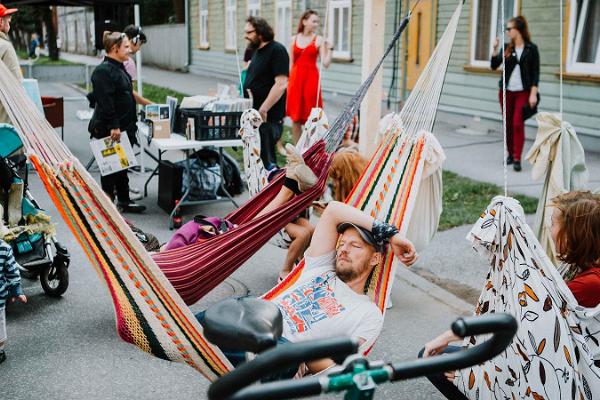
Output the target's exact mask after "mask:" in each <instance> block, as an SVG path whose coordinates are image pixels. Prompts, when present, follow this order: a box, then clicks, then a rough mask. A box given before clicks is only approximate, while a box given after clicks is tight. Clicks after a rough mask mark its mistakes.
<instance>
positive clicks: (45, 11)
mask: <svg viewBox="0 0 600 400" xmlns="http://www.w3.org/2000/svg"><path fill="white" fill-rule="evenodd" d="M12 21H13V22H12V24H11V25H12V30H11V35H12V38H13V41H14V43H15V45H16V47H18V48H21V49H26V48H27V39H28V38H29V36H30V35H31V34H32V33H34V32H35V33H37V34H38V36H39V37H40V40H41V42H42V43H44V41H46V40H47V41H48V43H47V46H48V53H49V54H48V55H49V57H50V59H52V60H58V48H57V47H56V20H55V16H54V15H53V9H52V8H51V7H48V6H20V7H19V12H17V13H15V14H13V19H12ZM44 25H45V26H46V33H47V37H44V35H43V32H44V30H43V26H44Z"/></svg>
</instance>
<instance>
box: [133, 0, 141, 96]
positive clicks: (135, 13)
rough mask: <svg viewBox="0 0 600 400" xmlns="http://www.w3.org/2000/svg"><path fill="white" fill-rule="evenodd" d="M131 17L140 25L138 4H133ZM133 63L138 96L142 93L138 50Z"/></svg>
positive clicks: (139, 53)
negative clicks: (135, 71) (135, 70)
mask: <svg viewBox="0 0 600 400" xmlns="http://www.w3.org/2000/svg"><path fill="white" fill-rule="evenodd" d="M133 19H134V22H133V23H134V24H135V26H141V22H140V5H139V4H135V5H134V6H133ZM135 65H136V67H137V92H138V94H139V95H140V96H143V95H144V92H143V89H142V53H141V52H140V51H138V52H137V53H135Z"/></svg>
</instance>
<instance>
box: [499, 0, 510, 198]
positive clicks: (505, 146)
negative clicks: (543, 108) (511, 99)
mask: <svg viewBox="0 0 600 400" xmlns="http://www.w3.org/2000/svg"><path fill="white" fill-rule="evenodd" d="M501 8H502V15H501V17H500V18H501V21H502V22H501V26H502V143H503V148H502V168H503V173H504V175H503V177H504V181H503V182H504V197H506V196H508V160H507V159H506V157H507V156H506V154H507V153H508V137H507V136H506V135H507V133H506V49H505V45H506V42H505V41H504V29H505V28H504V24H505V22H504V13H505V8H504V0H502V7H501ZM510 156H511V157H512V154H510Z"/></svg>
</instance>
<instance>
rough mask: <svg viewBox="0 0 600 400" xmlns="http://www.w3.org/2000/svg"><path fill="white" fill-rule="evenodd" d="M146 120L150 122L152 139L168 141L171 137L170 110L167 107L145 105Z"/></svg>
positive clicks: (165, 105) (163, 105)
mask: <svg viewBox="0 0 600 400" xmlns="http://www.w3.org/2000/svg"><path fill="white" fill-rule="evenodd" d="M146 119H148V120H150V121H152V138H154V139H168V138H169V137H171V110H170V108H169V105H167V104H149V105H147V106H146Z"/></svg>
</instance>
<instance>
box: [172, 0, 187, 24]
mask: <svg viewBox="0 0 600 400" xmlns="http://www.w3.org/2000/svg"><path fill="white" fill-rule="evenodd" d="M173 10H174V11H175V22H177V23H178V24H182V23H184V22H185V0H173Z"/></svg>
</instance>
